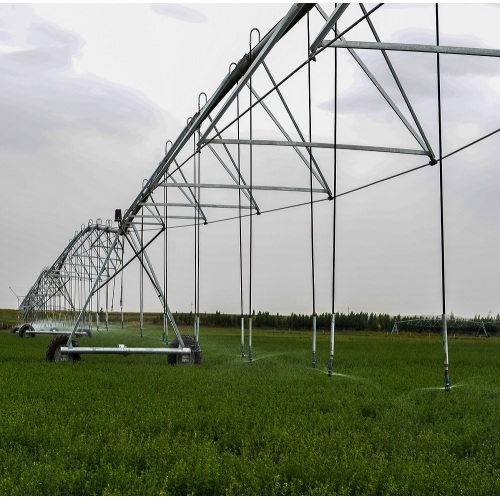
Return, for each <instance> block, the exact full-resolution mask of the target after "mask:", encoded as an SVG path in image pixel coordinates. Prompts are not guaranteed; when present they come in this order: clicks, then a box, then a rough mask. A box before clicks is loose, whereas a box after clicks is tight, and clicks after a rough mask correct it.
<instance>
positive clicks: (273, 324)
mask: <svg viewBox="0 0 500 500" xmlns="http://www.w3.org/2000/svg"><path fill="white" fill-rule="evenodd" d="M159 316H160V318H161V317H162V316H161V315H159ZM173 316H174V318H175V321H176V322H177V324H179V325H184V326H189V325H192V324H193V323H194V316H195V315H194V313H193V312H188V313H184V312H176V313H174V315H173ZM247 317H248V315H245V318H247ZM419 318H420V316H401V315H399V314H398V315H397V316H392V315H390V314H377V313H366V312H354V311H351V312H350V313H349V314H345V313H343V312H339V313H337V314H336V316H335V330H340V331H371V332H388V333H390V332H392V331H393V328H394V324H395V323H396V322H397V323H398V331H400V332H403V331H405V332H424V331H425V332H428V331H436V332H440V331H441V326H440V325H438V326H436V327H431V328H429V327H422V326H418V325H415V324H412V323H411V321H412V320H417V319H419ZM453 319H454V316H453V314H451V315H450V320H453ZM494 321H496V322H497V324H495V323H493V324H490V322H494ZM405 322H409V323H405ZM480 323H485V327H486V331H487V332H488V333H489V334H491V333H497V332H498V331H499V329H500V316H499V315H497V317H496V318H491V317H487V318H482V317H480V316H478V315H476V316H474V319H473V321H470V322H468V323H464V324H461V325H455V324H454V323H453V322H452V321H449V323H448V331H449V332H450V331H457V332H464V333H482V330H481V331H479V330H480V326H479V325H480ZM246 324H247V323H246ZM200 325H202V326H220V327H231V328H240V327H241V315H240V314H226V313H222V312H220V311H216V312H215V313H206V312H204V313H200ZM252 327H253V328H262V329H272V330H311V329H312V315H309V314H295V313H291V314H290V315H282V314H279V313H276V314H270V313H269V312H261V311H259V312H257V313H256V312H255V311H253V315H252ZM330 327H331V314H330V313H322V314H318V315H316V329H317V330H318V331H330Z"/></svg>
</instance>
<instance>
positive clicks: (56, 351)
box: [45, 335, 82, 363]
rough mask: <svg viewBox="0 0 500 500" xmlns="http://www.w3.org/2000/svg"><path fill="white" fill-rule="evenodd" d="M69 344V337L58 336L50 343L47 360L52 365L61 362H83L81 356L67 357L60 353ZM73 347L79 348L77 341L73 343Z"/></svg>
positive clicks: (70, 355)
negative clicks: (61, 348)
mask: <svg viewBox="0 0 500 500" xmlns="http://www.w3.org/2000/svg"><path fill="white" fill-rule="evenodd" d="M67 343H68V335H56V336H55V337H53V338H52V340H51V341H50V344H49V346H48V347H47V352H46V354H45V360H46V361H50V362H52V363H59V362H61V361H71V362H73V363H74V362H76V361H81V359H82V358H81V356H80V355H79V354H68V355H67V357H66V356H64V357H63V356H62V355H61V352H60V347H61V346H65V345H66V344H67ZM71 345H72V346H73V347H79V346H78V343H77V341H76V340H72V341H71Z"/></svg>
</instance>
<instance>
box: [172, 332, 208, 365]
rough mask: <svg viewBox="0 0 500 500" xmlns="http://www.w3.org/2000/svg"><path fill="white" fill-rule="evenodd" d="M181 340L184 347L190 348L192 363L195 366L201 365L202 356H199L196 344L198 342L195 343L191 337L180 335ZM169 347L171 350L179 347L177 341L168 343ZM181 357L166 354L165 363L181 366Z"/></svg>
mask: <svg viewBox="0 0 500 500" xmlns="http://www.w3.org/2000/svg"><path fill="white" fill-rule="evenodd" d="M181 338H182V340H183V342H184V345H185V347H191V352H192V355H193V357H192V362H193V363H194V364H195V365H201V359H202V356H201V349H200V345H199V344H198V342H196V340H195V339H194V338H193V337H191V335H181ZM169 347H172V348H177V347H179V340H178V339H175V340H173V341H172V342H171V343H170V346H169ZM181 357H182V355H181V354H168V355H167V363H168V364H169V365H177V364H179V365H180V364H182V363H181ZM190 364H191V363H190Z"/></svg>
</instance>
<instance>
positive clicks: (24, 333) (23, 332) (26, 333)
mask: <svg viewBox="0 0 500 500" xmlns="http://www.w3.org/2000/svg"><path fill="white" fill-rule="evenodd" d="M33 330H34V328H33V326H32V325H30V324H29V323H26V324H24V325H23V326H21V327H20V328H19V330H18V333H19V336H20V337H21V338H24V339H27V338H28V337H34V336H35V334H34V333H30V332H32V331H33Z"/></svg>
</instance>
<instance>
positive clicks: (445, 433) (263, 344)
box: [0, 327, 500, 495]
mask: <svg viewBox="0 0 500 500" xmlns="http://www.w3.org/2000/svg"><path fill="white" fill-rule="evenodd" d="M155 328H156V330H155V329H154V328H153V327H150V328H148V329H146V330H145V332H144V336H143V337H142V338H140V337H139V336H138V331H137V330H136V329H133V328H132V327H127V328H126V329H125V330H120V329H115V330H112V331H110V332H98V333H95V332H94V337H93V338H91V339H78V342H79V344H80V345H81V346H106V345H107V346H116V345H117V344H118V343H125V344H126V345H127V346H131V347H136V346H151V347H154V346H157V347H161V346H162V344H161V333H159V329H158V328H159V327H155ZM49 340H50V336H47V335H37V336H36V337H34V338H26V339H25V338H20V337H19V336H18V335H14V334H12V333H10V332H8V331H0V395H1V410H0V415H1V421H0V495H190V494H194V495H280V494H285V495H335V494H340V495H498V493H499V492H500V412H499V408H500V385H499V367H500V338H473V337H469V338H466V337H462V338H460V337H456V338H455V337H453V336H450V338H449V351H450V377H451V383H452V390H451V392H450V393H446V392H445V391H444V390H443V386H444V382H443V367H442V363H443V360H442V358H443V355H442V345H441V339H440V337H439V335H432V336H409V334H408V335H401V336H388V335H385V334H375V333H367V332H365V333H363V334H361V333H358V334H356V333H349V334H347V333H342V332H340V333H339V334H338V335H337V336H336V344H335V362H334V376H333V377H328V376H327V375H326V365H327V362H328V334H327V333H320V334H319V338H318V355H317V358H318V364H317V368H316V369H313V368H311V363H310V360H311V353H310V346H311V341H310V334H307V333H305V332H301V333H298V332H286V333H285V332H272V331H255V332H254V342H253V344H254V362H253V363H252V364H250V363H248V358H241V356H240V345H239V344H240V341H239V332H238V331H237V330H230V329H227V330H221V329H219V330H209V329H207V328H202V329H201V337H200V341H201V345H202V348H203V363H202V364H201V365H200V366H196V365H193V366H169V365H167V363H166V357H165V356H161V355H151V356H144V355H135V356H127V357H124V356H119V355H86V356H85V355H83V356H82V361H81V362H79V363H74V364H72V363H59V364H55V363H48V362H46V361H45V350H46V348H47V345H48V343H49Z"/></svg>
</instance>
